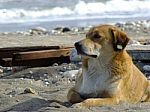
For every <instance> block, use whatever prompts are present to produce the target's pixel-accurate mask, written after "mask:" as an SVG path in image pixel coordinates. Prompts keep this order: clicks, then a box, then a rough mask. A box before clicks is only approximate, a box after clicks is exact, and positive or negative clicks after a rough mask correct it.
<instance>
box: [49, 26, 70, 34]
mask: <svg viewBox="0 0 150 112" xmlns="http://www.w3.org/2000/svg"><path fill="white" fill-rule="evenodd" d="M70 31H71V29H70V28H68V27H57V28H55V29H53V30H52V31H51V32H52V33H56V34H61V33H65V32H70Z"/></svg>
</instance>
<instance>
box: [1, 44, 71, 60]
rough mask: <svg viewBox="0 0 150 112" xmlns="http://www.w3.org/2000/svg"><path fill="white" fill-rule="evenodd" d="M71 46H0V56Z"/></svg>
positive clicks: (9, 56)
mask: <svg viewBox="0 0 150 112" xmlns="http://www.w3.org/2000/svg"><path fill="white" fill-rule="evenodd" d="M62 48H72V47H71V46H29V47H7V48H0V58H12V56H13V53H16V52H27V51H40V50H51V49H62Z"/></svg>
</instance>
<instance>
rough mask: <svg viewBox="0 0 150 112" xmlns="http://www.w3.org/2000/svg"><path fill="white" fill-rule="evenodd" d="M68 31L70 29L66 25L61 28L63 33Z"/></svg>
mask: <svg viewBox="0 0 150 112" xmlns="http://www.w3.org/2000/svg"><path fill="white" fill-rule="evenodd" d="M69 31H71V30H70V29H69V28H68V27H64V28H62V32H63V33H64V32H69Z"/></svg>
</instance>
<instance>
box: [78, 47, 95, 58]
mask: <svg viewBox="0 0 150 112" xmlns="http://www.w3.org/2000/svg"><path fill="white" fill-rule="evenodd" d="M76 50H77V53H78V54H79V55H83V56H88V57H92V58H97V57H98V55H96V54H90V53H87V52H84V51H83V50H82V49H77V48H76Z"/></svg>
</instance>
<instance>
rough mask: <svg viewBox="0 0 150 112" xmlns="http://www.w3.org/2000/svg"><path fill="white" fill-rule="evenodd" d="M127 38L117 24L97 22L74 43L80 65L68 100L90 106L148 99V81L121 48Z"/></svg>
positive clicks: (149, 98) (149, 86) (125, 43)
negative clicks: (115, 25)
mask: <svg viewBox="0 0 150 112" xmlns="http://www.w3.org/2000/svg"><path fill="white" fill-rule="evenodd" d="M128 41H129V38H128V37H127V35H126V34H125V33H124V32H123V31H121V30H119V29H118V28H116V27H114V26H111V25H100V26H96V27H93V28H91V29H90V31H89V32H88V33H87V35H86V38H85V39H83V40H81V41H79V42H77V43H75V47H76V49H77V52H78V53H79V54H81V56H82V62H83V65H82V74H80V75H79V76H78V78H77V79H76V84H75V86H74V87H73V88H71V89H70V90H69V92H68V95H67V98H68V100H69V102H71V103H73V104H74V103H76V104H75V105H76V106H79V107H84V106H85V107H90V106H102V105H113V104H119V103H120V102H127V103H138V102H145V101H150V83H149V81H148V80H147V79H146V77H145V76H144V75H143V74H142V73H141V72H140V71H139V70H138V68H137V67H136V66H135V65H134V64H133V62H132V59H131V57H130V56H129V55H128V53H127V52H126V50H125V49H124V48H125V47H126V45H127V43H128Z"/></svg>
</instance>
